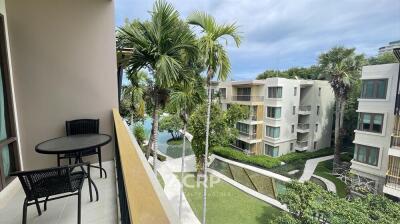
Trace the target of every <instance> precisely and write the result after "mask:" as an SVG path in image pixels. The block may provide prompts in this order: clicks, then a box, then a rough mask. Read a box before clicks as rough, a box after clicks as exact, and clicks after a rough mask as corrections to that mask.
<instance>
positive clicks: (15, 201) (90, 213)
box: [0, 162, 117, 224]
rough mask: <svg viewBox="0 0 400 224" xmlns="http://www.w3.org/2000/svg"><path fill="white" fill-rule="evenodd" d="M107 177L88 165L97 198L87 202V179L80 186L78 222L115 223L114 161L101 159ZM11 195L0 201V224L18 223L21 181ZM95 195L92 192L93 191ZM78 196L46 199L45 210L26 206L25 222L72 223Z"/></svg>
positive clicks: (21, 198)
mask: <svg viewBox="0 0 400 224" xmlns="http://www.w3.org/2000/svg"><path fill="white" fill-rule="evenodd" d="M103 167H104V168H105V169H106V170H107V175H108V177H107V179H104V178H103V179H100V177H99V170H98V169H92V178H93V181H94V182H95V183H96V185H97V188H98V189H99V201H97V202H96V201H94V202H90V200H89V189H88V184H87V180H85V183H84V185H83V189H82V223H83V224H95V223H96V224H114V223H117V196H116V189H115V188H116V186H115V170H114V162H103ZM18 186H19V189H18V190H17V192H16V193H15V195H14V196H13V197H12V198H11V200H8V201H7V202H6V203H4V201H3V202H0V224H21V223H22V205H23V202H24V199H25V193H24V192H23V190H22V188H21V187H20V186H21V185H20V184H18ZM93 195H94V197H95V193H94V194H93ZM77 204H78V197H77V196H72V197H67V198H63V199H58V200H54V201H50V202H48V203H47V211H45V212H43V203H41V208H42V215H41V216H38V213H37V210H36V207H35V205H31V206H29V207H28V215H27V224H47V223H49V224H70V223H73V224H76V223H77V211H78V210H77Z"/></svg>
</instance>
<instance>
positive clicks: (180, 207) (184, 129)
mask: <svg viewBox="0 0 400 224" xmlns="http://www.w3.org/2000/svg"><path fill="white" fill-rule="evenodd" d="M185 117H186V113H185ZM186 127H187V124H186V122H185V121H184V124H183V147H182V159H181V160H182V161H181V191H180V192H179V221H180V222H182V219H181V218H182V198H183V172H184V170H185V153H186V152H185V151H186V135H185V134H186Z"/></svg>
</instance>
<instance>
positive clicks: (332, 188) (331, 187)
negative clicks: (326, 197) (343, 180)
mask: <svg viewBox="0 0 400 224" xmlns="http://www.w3.org/2000/svg"><path fill="white" fill-rule="evenodd" d="M312 176H313V177H315V178H317V179H319V180H321V181H322V182H324V183H325V185H326V188H327V190H328V191H331V192H333V193H336V185H335V184H334V183H333V182H332V181H330V180H328V179H326V178H323V177H321V176H317V175H312Z"/></svg>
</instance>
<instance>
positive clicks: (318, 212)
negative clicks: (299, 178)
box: [270, 181, 400, 224]
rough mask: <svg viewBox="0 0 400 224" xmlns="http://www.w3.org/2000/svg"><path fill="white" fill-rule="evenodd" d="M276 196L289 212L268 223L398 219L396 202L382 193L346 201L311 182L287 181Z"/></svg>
mask: <svg viewBox="0 0 400 224" xmlns="http://www.w3.org/2000/svg"><path fill="white" fill-rule="evenodd" d="M278 199H279V200H280V201H281V202H282V203H284V204H286V205H287V207H288V209H289V211H290V213H288V214H290V215H286V216H280V217H277V218H276V219H274V220H271V222H270V223H281V224H283V223H288V224H289V223H316V224H317V223H320V221H324V222H325V223H331V224H341V223H351V224H359V223H363V224H364V223H366V224H369V223H371V224H372V223H387V224H389V223H398V221H399V220H400V205H399V204H398V203H395V202H392V201H390V200H389V199H387V198H385V197H384V196H380V195H371V194H370V195H368V196H366V197H365V198H357V199H354V200H351V201H349V200H346V199H344V198H339V197H337V196H336V195H335V194H333V193H331V192H328V191H325V190H323V189H322V188H321V187H320V186H318V185H316V184H314V183H312V182H306V183H304V184H302V183H299V182H294V181H293V182H290V183H288V184H287V185H286V192H285V193H283V194H280V195H279V196H278Z"/></svg>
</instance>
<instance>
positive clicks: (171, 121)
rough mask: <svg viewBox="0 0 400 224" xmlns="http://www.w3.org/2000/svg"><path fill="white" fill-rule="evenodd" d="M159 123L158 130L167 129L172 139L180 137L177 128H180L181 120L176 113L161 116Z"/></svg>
mask: <svg viewBox="0 0 400 224" xmlns="http://www.w3.org/2000/svg"><path fill="white" fill-rule="evenodd" d="M159 125H160V126H159V127H158V130H159V131H161V132H163V131H168V133H170V134H171V136H172V139H174V140H176V139H178V138H180V136H181V134H180V133H179V130H180V129H182V127H183V122H182V120H181V119H180V117H179V115H178V114H173V115H168V116H163V117H161V119H160V124H159Z"/></svg>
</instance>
